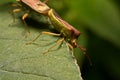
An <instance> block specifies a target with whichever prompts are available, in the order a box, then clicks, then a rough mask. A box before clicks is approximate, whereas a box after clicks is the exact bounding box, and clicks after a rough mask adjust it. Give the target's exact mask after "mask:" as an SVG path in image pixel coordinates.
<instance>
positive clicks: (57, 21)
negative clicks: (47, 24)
mask: <svg viewBox="0 0 120 80" xmlns="http://www.w3.org/2000/svg"><path fill="white" fill-rule="evenodd" d="M48 17H49V19H50V21H51V23H52V24H53V26H54V28H55V29H56V30H57V31H58V32H60V34H61V35H62V36H63V37H64V38H65V40H66V41H67V42H69V43H70V44H71V45H72V46H73V47H77V39H78V37H79V36H80V32H79V31H78V30H77V29H75V28H74V27H73V26H71V25H70V24H69V23H67V22H66V21H64V20H63V19H62V18H60V17H59V16H57V15H56V13H55V11H54V10H53V9H51V10H49V11H48Z"/></svg>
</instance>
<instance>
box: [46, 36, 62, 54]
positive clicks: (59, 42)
mask: <svg viewBox="0 0 120 80" xmlns="http://www.w3.org/2000/svg"><path fill="white" fill-rule="evenodd" d="M63 41H64V38H62V39H59V40H58V41H57V42H56V43H55V44H54V45H53V46H52V47H50V48H49V49H48V50H47V51H45V52H44V54H46V53H47V52H49V51H50V50H51V49H53V48H54V47H55V46H57V45H58V44H61V43H62V42H63Z"/></svg>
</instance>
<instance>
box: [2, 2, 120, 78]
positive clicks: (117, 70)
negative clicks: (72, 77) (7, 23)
mask: <svg viewBox="0 0 120 80" xmlns="http://www.w3.org/2000/svg"><path fill="white" fill-rule="evenodd" d="M1 1H4V0H1ZM13 1H14V0H13ZM119 3H120V1H119V0H49V4H48V5H50V6H51V7H52V8H54V9H55V10H56V11H57V12H58V14H59V15H61V16H62V17H63V18H64V19H65V20H66V21H68V22H69V23H70V24H72V25H73V26H74V27H76V28H77V29H78V30H80V31H81V32H82V33H83V34H82V35H81V36H80V37H79V44H81V45H83V46H85V47H86V48H87V53H89V55H90V57H91V59H92V62H93V66H92V68H91V67H90V66H89V63H88V60H87V59H86V58H85V59H84V60H82V58H81V56H83V55H82V54H81V52H80V50H78V49H76V50H75V51H76V54H75V55H76V57H77V59H78V63H79V65H80V67H81V70H82V76H83V78H84V79H85V80H108V79H110V80H120V62H119V61H120V58H119V57H120V4H119ZM82 63H83V64H82Z"/></svg>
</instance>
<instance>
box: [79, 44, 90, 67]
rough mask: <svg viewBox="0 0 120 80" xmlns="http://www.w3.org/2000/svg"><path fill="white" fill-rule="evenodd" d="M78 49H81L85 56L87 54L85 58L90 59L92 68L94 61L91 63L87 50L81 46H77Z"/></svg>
mask: <svg viewBox="0 0 120 80" xmlns="http://www.w3.org/2000/svg"><path fill="white" fill-rule="evenodd" d="M77 48H79V49H80V50H81V51H82V52H83V54H85V56H86V57H87V59H88V61H89V64H90V66H92V61H91V59H90V57H89V55H88V54H86V48H84V47H82V46H79V45H78V44H77Z"/></svg>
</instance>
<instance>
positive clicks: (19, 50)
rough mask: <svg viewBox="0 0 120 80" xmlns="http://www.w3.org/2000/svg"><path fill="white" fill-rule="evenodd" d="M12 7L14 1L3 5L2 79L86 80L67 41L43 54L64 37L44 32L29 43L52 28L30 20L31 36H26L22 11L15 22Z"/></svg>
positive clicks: (0, 32)
mask: <svg viewBox="0 0 120 80" xmlns="http://www.w3.org/2000/svg"><path fill="white" fill-rule="evenodd" d="M11 10H12V9H11V5H10V4H4V5H0V11H1V12H0V22H1V23H0V27H1V29H0V80H82V78H81V73H80V71H79V68H78V65H77V64H76V62H75V60H74V59H73V57H72V52H71V51H70V50H69V48H68V47H67V45H66V44H65V42H63V44H57V45H56V46H55V47H54V48H52V49H51V50H50V51H49V52H48V53H46V54H43V53H44V52H46V50H48V49H49V48H50V47H52V46H53V45H55V43H56V42H57V41H58V40H59V39H61V38H60V37H55V36H51V35H41V36H40V37H39V39H37V40H36V41H35V42H34V44H31V45H26V43H27V42H29V41H31V40H33V39H34V38H35V37H36V36H37V35H38V34H39V32H41V31H49V27H48V26H47V27H45V26H46V24H43V23H37V22H35V21H34V22H35V23H37V24H35V23H34V22H33V21H32V19H29V20H28V21H27V22H28V24H29V25H28V26H29V29H30V36H29V37H28V38H25V35H26V30H25V24H23V23H22V20H21V17H20V16H21V14H20V15H16V14H15V22H14V23H13V16H12V15H11V13H10V11H11ZM17 14H19V13H17ZM32 24H34V25H32Z"/></svg>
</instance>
